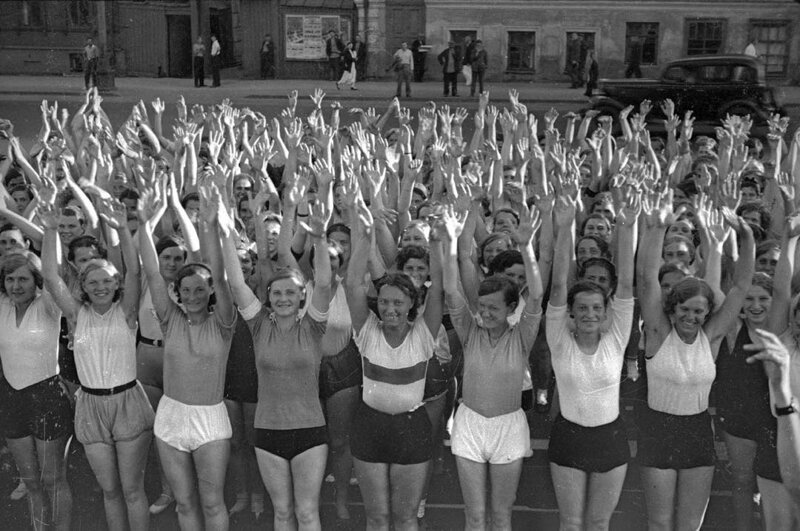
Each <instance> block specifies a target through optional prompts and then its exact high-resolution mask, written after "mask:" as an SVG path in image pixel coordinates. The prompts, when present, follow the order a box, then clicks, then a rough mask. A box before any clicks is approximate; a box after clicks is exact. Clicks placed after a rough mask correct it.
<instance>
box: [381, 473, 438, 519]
mask: <svg viewBox="0 0 800 531" xmlns="http://www.w3.org/2000/svg"><path fill="white" fill-rule="evenodd" d="M430 465H431V462H430V461H426V462H424V463H419V464H415V465H395V464H392V465H389V485H390V487H391V500H392V502H391V503H392V522H393V523H394V529H395V531H417V529H419V524H418V522H417V508H418V507H419V501H420V500H421V499H422V491H423V489H424V488H425V478H426V477H427V475H428V469H429V468H430Z"/></svg>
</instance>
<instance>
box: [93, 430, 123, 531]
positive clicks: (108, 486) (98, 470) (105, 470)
mask: <svg viewBox="0 0 800 531" xmlns="http://www.w3.org/2000/svg"><path fill="white" fill-rule="evenodd" d="M83 448H84V452H86V459H87V461H89V466H91V467H92V472H94V475H95V477H96V478H97V483H98V484H99V485H100V488H101V489H102V490H103V505H104V507H105V511H106V522H107V523H108V528H109V529H126V528H127V527H128V516H127V512H128V511H127V509H126V508H125V499H124V498H123V496H122V485H121V484H120V479H119V470H118V469H117V450H116V448H115V447H114V446H112V445H110V444H105V443H92V444H85V445H83Z"/></svg>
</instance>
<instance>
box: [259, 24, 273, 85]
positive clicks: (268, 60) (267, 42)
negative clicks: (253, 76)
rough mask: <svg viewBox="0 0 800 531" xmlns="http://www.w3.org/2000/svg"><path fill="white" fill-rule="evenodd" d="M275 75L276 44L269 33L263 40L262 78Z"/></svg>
mask: <svg viewBox="0 0 800 531" xmlns="http://www.w3.org/2000/svg"><path fill="white" fill-rule="evenodd" d="M268 77H275V44H274V43H273V42H272V35H270V34H269V33H268V34H266V35H265V36H264V40H263V41H261V79H267V78H268Z"/></svg>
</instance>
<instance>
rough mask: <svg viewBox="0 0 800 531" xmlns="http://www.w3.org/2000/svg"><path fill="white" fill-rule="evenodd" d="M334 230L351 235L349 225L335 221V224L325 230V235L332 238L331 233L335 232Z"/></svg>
mask: <svg viewBox="0 0 800 531" xmlns="http://www.w3.org/2000/svg"><path fill="white" fill-rule="evenodd" d="M334 232H341V233H342V234H347V237H348V238H349V237H350V227H348V226H347V225H345V224H344V223H334V224H333V225H331V226H330V227H328V230H326V231H325V236H327V237H328V238H330V237H331V234H333V233H334Z"/></svg>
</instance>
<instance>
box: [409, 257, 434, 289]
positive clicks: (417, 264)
mask: <svg viewBox="0 0 800 531" xmlns="http://www.w3.org/2000/svg"><path fill="white" fill-rule="evenodd" d="M429 272H430V268H429V267H428V264H427V263H426V262H425V261H424V260H420V259H419V258H409V259H408V260H406V263H405V265H404V266H403V273H405V274H406V275H408V276H409V277H410V278H411V281H412V282H413V283H414V287H415V288H417V289H419V288H421V287H422V286H423V285H424V284H425V281H426V280H428V273H429Z"/></svg>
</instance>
